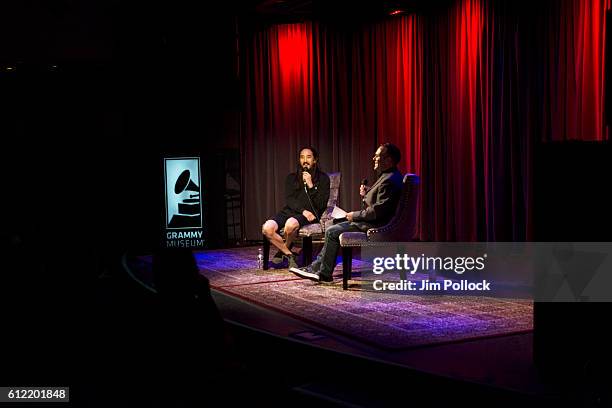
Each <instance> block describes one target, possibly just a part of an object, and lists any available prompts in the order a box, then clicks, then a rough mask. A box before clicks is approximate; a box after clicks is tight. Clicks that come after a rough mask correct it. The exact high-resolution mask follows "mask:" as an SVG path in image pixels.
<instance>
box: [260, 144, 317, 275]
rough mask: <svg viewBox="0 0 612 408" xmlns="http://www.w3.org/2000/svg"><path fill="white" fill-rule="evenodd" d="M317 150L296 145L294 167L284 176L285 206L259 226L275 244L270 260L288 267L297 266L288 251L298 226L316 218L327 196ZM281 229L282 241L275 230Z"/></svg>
mask: <svg viewBox="0 0 612 408" xmlns="http://www.w3.org/2000/svg"><path fill="white" fill-rule="evenodd" d="M318 162H319V153H318V152H317V150H316V149H314V148H313V147H304V148H302V149H300V155H299V159H298V169H297V171H296V172H295V173H291V174H289V175H288V176H287V178H286V179H285V200H286V201H285V202H286V204H285V206H284V207H283V209H282V210H281V211H280V212H279V213H278V214H276V215H275V216H274V217H272V218H271V219H269V220H267V221H266V222H265V223H264V224H263V226H262V228H261V230H262V233H263V234H264V235H265V237H266V238H267V239H268V240H270V242H271V243H272V244H273V245H274V246H275V247H277V248H278V252H277V253H276V255H274V257H273V258H272V263H274V264H280V263H281V262H282V261H283V258H286V259H287V260H288V262H289V268H297V266H298V265H297V262H296V255H295V254H294V253H293V252H291V246H292V242H293V240H294V239H295V237H296V236H297V233H298V231H299V230H300V228H301V227H303V226H304V225H307V224H312V223H315V222H318V221H319V219H320V217H321V215H322V214H323V211H325V209H326V207H327V201H328V200H329V176H328V175H327V174H325V173H324V172H322V171H321V170H320V169H319V164H318ZM281 227H282V228H283V230H284V233H285V241H283V238H282V237H281V236H280V234H279V232H280V231H279V230H280V228H281Z"/></svg>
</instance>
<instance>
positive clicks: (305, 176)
mask: <svg viewBox="0 0 612 408" xmlns="http://www.w3.org/2000/svg"><path fill="white" fill-rule="evenodd" d="M302 181H303V182H304V186H307V187H308V188H312V187H313V186H314V184H313V183H312V175H311V174H310V173H309V172H308V167H303V168H302Z"/></svg>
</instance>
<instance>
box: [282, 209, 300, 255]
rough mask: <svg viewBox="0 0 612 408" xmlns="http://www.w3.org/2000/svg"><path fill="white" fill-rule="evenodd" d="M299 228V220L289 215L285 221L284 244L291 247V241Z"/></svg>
mask: <svg viewBox="0 0 612 408" xmlns="http://www.w3.org/2000/svg"><path fill="white" fill-rule="evenodd" d="M299 230H300V222H299V221H298V220H297V219H295V218H294V217H290V218H289V219H288V220H287V222H286V223H285V245H286V246H287V248H291V243H292V242H293V240H294V239H295V237H297V234H298V231H299Z"/></svg>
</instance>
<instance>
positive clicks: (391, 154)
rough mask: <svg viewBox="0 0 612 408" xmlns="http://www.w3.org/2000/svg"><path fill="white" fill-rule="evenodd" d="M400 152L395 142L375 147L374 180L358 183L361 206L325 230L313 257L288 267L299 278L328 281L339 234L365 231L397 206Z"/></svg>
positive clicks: (383, 221) (384, 221)
mask: <svg viewBox="0 0 612 408" xmlns="http://www.w3.org/2000/svg"><path fill="white" fill-rule="evenodd" d="M400 158H401V153H400V151H399V149H398V148H397V146H395V145H393V144H391V143H384V144H382V145H380V146H379V147H378V149H377V150H376V153H374V157H373V158H372V160H373V161H374V170H375V171H376V173H377V174H378V175H379V177H378V180H376V182H375V183H374V184H373V185H372V186H371V187H370V188H366V187H365V186H361V188H360V190H359V193H360V194H361V196H362V197H364V196H365V197H364V199H363V202H364V204H365V208H363V209H362V210H360V211H352V212H349V213H347V214H346V219H347V221H344V222H341V223H339V224H336V225H333V226H331V227H330V228H328V229H327V230H326V231H325V245H324V246H323V250H322V251H321V253H320V254H319V256H318V258H317V260H316V261H315V262H313V263H312V265H310V266H308V267H305V268H290V271H291V272H293V273H294V274H295V275H297V276H299V277H300V278H304V279H310V280H313V281H315V282H332V281H333V278H332V273H333V271H334V267H335V266H336V254H337V252H338V248H339V247H340V235H341V234H342V233H343V232H349V231H363V232H365V231H367V230H368V229H370V228H373V227H378V226H382V225H385V224H387V223H388V222H389V221H390V220H391V218H392V217H393V215H395V211H396V209H397V204H398V201H399V198H400V193H401V191H402V174H401V173H400V172H399V170H398V169H397V163H399V161H400Z"/></svg>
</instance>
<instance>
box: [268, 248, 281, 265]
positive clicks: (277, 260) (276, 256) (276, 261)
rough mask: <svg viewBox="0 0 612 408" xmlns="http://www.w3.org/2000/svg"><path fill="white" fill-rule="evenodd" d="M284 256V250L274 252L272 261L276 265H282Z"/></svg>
mask: <svg viewBox="0 0 612 408" xmlns="http://www.w3.org/2000/svg"><path fill="white" fill-rule="evenodd" d="M283 256H285V254H283V252H282V251H278V252H277V253H276V254H274V256H273V257H272V259H271V260H270V262H272V263H273V264H274V265H280V264H281V263H282V262H283Z"/></svg>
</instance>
